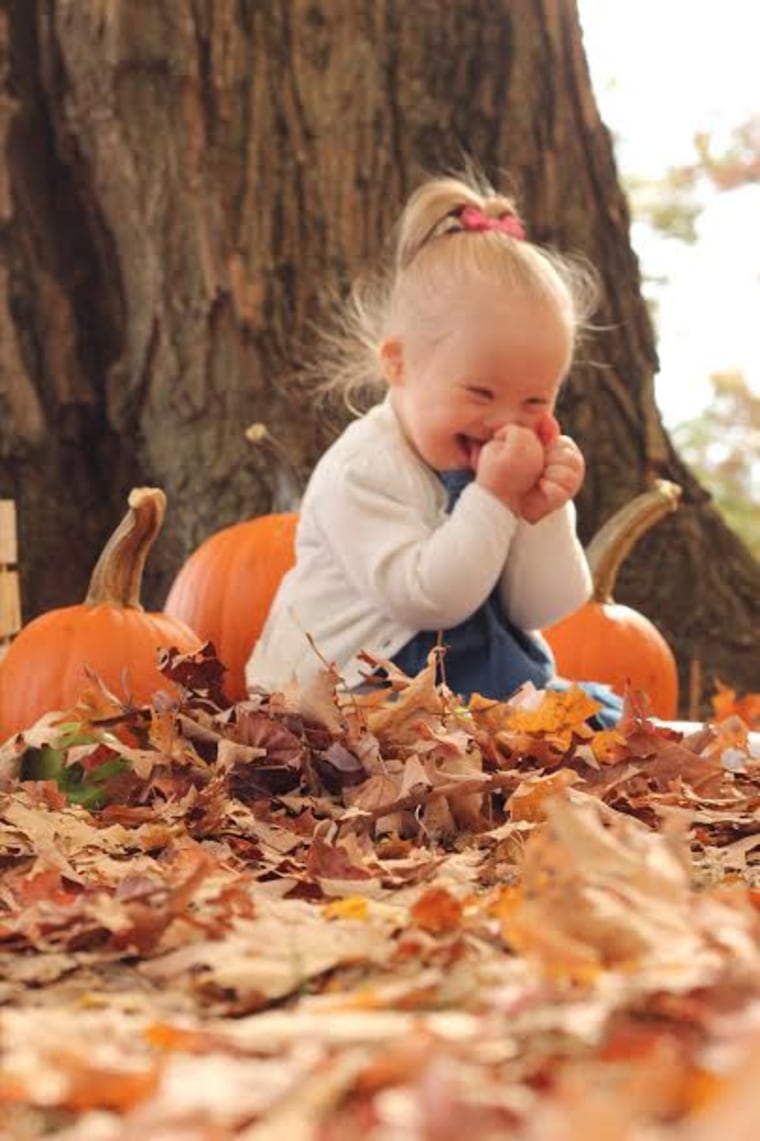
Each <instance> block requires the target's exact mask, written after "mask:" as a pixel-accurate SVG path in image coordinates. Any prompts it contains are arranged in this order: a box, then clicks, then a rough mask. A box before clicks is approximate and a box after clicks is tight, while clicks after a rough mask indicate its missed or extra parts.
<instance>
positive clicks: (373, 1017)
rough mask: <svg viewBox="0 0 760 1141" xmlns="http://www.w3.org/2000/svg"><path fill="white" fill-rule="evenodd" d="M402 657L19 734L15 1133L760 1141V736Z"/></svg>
mask: <svg viewBox="0 0 760 1141" xmlns="http://www.w3.org/2000/svg"><path fill="white" fill-rule="evenodd" d="M376 664H377V663H372V662H370V663H368V665H369V667H370V668H371V667H372V666H373V665H376ZM385 666H386V671H387V673H388V678H387V681H386V684H385V686H384V687H383V688H373V689H370V690H368V691H367V692H366V693H363V694H360V695H351V696H348V697H346V696H343V697H340V698H339V697H338V696H337V695H336V689H335V679H334V678H333V677H331V675H330V674H329V672H327V671H326V672H325V673H324V674H323V675H322V676H321V677H320V678H319V679H318V681H317V682H316V683H315V684H314V685H313V686H312V687H311V688H309V689H304V690H300V691H296V690H294V691H292V692H285V693H282V694H267V693H263V692H262V693H260V694H256V695H254V696H253V697H252V698H251V699H250V700H248V701H246V702H244V703H241V704H239V705H237V706H235V707H233V708H231V709H226V708H224V702H223V700H222V697H221V691H220V685H219V683H220V676H221V672H220V667H219V665H218V663H217V662H216V661H215V660H214V659H213V657H211V656H210V655H209V654H208V653H201V654H198V655H192V656H188V657H176V656H171V655H169V656H168V657H167V660H166V661H165V663H164V672H165V674H166V676H167V679H169V680H171V681H172V682H173V683H174V684H175V685H176V686H179V687H180V689H179V692H180V693H181V695H182V698H181V701H180V702H179V703H177V702H176V701H171V700H170V699H169V698H168V697H167V696H166V695H161V694H159V695H156V697H155V699H154V702H153V704H152V705H151V706H150V707H146V708H127V707H124V706H123V705H120V704H119V703H118V702H116V701H115V700H114V699H113V698H112V697H111V696H110V695H109V694H107V693H105V692H104V691H103V690H102V688H99V687H98V686H97V685H95V684H94V685H93V688H92V690H91V692H90V693H89V694H88V696H87V700H86V702H84V703H83V704H82V705H81V706H80V707H78V708H77V709H76V710H74V711H67V712H66V713H65V714H58V715H57V716H49V717H46V718H44V719H43V720H42V721H41V722H39V723H38V724H37V725H36V726H34V727H33V728H32V729H30V730H29V731H28V732H27V733H25V734H23V735H20V736H19V737H17V738H15V739H13V740H12V741H9V742H8V743H7V744H6V745H5V746H4V748H3V749H2V751H0V787H2V789H3V792H2V793H0V1137H2V1138H14V1139H24V1138H37V1137H43V1136H44V1137H49V1136H55V1137H58V1138H71V1139H74V1138H77V1139H92V1141H111V1139H115V1138H120V1139H122V1138H123V1139H131V1138H135V1139H137V1138H139V1139H140V1141H146V1139H162V1141H163V1139H165V1141H169V1139H172V1141H174V1139H178V1141H201V1139H204V1141H205V1139H208V1141H224V1139H227V1138H246V1139H249V1141H264V1139H266V1141H278V1139H282V1141H309V1139H314V1141H352V1139H353V1138H359V1137H361V1138H367V1139H369V1141H414V1139H416V1138H420V1139H425V1141H448V1139H450V1138H451V1139H454V1138H457V1139H458V1138H460V1137H462V1136H470V1137H477V1138H479V1139H480V1138H484V1139H490V1138H502V1137H507V1136H508V1137H513V1138H516V1139H518V1141H582V1139H584V1141H585V1139H587V1138H590V1137H593V1138H594V1139H595V1141H613V1139H615V1141H618V1139H620V1141H623V1139H624V1141H660V1139H668V1141H670V1139H672V1141H713V1139H715V1141H728V1139H730V1141H742V1139H745V1138H746V1141H749V1139H750V1137H752V1138H753V1139H754V1137H755V1136H756V1132H757V1123H758V1121H759V1120H760V1094H759V1093H758V1083H757V1078H756V1076H755V1075H756V1072H757V1068H758V1066H759V1065H760V938H759V936H760V915H759V910H758V909H759V905H760V892H758V889H757V886H756V885H757V883H758V878H760V877H758V867H759V866H760V835H759V833H758V815H759V813H758V810H759V808H760V760H759V759H758V758H757V757H755V756H753V755H752V746H751V741H750V739H749V735H748V731H747V726H746V724H745V723H744V722H742V720H741V719H740V718H738V717H737V716H735V715H733V716H728V717H726V718H725V719H724V720H722V721H719V722H718V723H716V725H715V726H712V727H705V728H704V729H701V730H700V731H699V732H697V733H695V734H694V735H692V736H691V737H689V738H686V739H684V738H683V736H682V735H681V734H679V733H676V732H674V731H672V730H668V729H663V728H658V727H656V725H655V724H654V723H653V722H652V721H651V720H649V719H648V717H647V716H646V715H645V712H644V711H643V710H642V709H641V708H639V707H638V706H637V704H636V702H635V701H633V700H631V699H629V701H628V702H627V709H626V714H625V717H624V719H623V721H622V723H621V724H620V726H619V728H618V729H616V730H614V731H610V730H607V731H594V730H592V729H591V728H589V724H588V718H589V717H590V716H591V715H592V714H593V713H594V711H595V709H596V708H597V706H596V704H595V702H594V701H593V700H592V699H591V698H589V697H588V696H587V695H586V694H585V693H584V692H583V691H581V690H580V689H573V690H570V691H568V692H564V693H540V692H536V691H535V690H532V689H531V688H530V687H526V688H525V689H523V690H522V691H521V692H520V693H519V694H518V695H517V696H516V697H515V698H513V699H512V700H511V701H509V702H504V703H496V702H492V701H485V700H483V699H478V698H474V699H473V700H472V701H471V702H470V703H469V705H468V706H467V707H463V706H462V705H461V704H459V703H458V701H457V699H456V698H455V697H454V695H453V694H451V693H450V692H449V691H448V690H447V689H446V688H445V686H443V685H440V684H438V685H437V684H436V662H435V660H434V659H433V660H431V662H430V664H429V666H428V668H427V669H426V670H424V671H423V672H422V673H421V674H419V675H418V676H417V677H415V678H411V679H410V678H407V677H405V676H404V675H402V674H400V673H398V672H397V671H395V670H394V669H393V667H391V666H388V665H387V663H385Z"/></svg>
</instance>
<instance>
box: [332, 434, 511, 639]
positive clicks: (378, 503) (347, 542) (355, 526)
mask: <svg viewBox="0 0 760 1141" xmlns="http://www.w3.org/2000/svg"><path fill="white" fill-rule="evenodd" d="M331 476H332V478H331V481H330V487H329V493H328V489H327V488H325V487H323V488H321V489H318V488H315V493H316V494H315V495H314V497H313V498H312V497H310V498H312V502H311V503H310V504H309V508H310V511H311V512H312V513H313V515H314V521H315V524H316V526H317V527H318V528H319V531H320V533H321V536H322V541H323V542H325V543H327V544H328V546H329V547H330V549H331V552H332V555H333V557H334V558H335V559H336V560H337V561H338V562H339V564H340V565H341V567H342V569H343V572H344V573H345V575H346V576H347V578H348V580H349V581H350V582H351V584H352V585H353V586H354V588H355V589H356V590H357V591H358V592H359V593H360V594H361V595H363V596H364V597H367V598H368V599H370V600H371V601H372V602H373V604H374V605H376V606H377V607H378V608H380V609H382V610H383V611H384V612H385V613H386V614H387V615H388V616H389V617H391V618H393V619H394V620H395V621H397V622H399V623H401V624H403V625H406V626H408V627H410V628H412V629H415V630H439V629H448V628H449V627H451V626H456V625H457V624H458V623H460V622H463V621H464V619H465V618H468V617H469V616H470V614H472V613H474V611H475V610H477V608H478V607H479V606H480V605H481V603H482V602H483V601H484V600H485V599H486V598H487V596H488V595H489V593H490V592H491V590H492V589H493V588H494V586H495V585H496V583H497V582H498V581H499V576H500V574H501V573H502V570H503V568H504V562H505V559H506V557H507V552H508V550H509V545H510V542H511V540H512V536H513V535H514V533H515V530H516V528H517V520H516V518H515V516H514V515H513V514H512V513H511V512H510V511H509V509H508V508H507V507H505V506H504V505H503V504H502V503H501V502H500V501H499V500H498V499H497V498H496V497H495V496H493V495H491V494H490V492H488V491H485V490H484V489H483V488H481V487H478V486H477V485H476V484H471V485H470V486H468V487H467V488H465V490H464V491H463V493H462V495H461V496H460V498H459V500H458V502H457V504H456V506H455V508H454V510H453V511H452V512H451V514H450V515H448V516H445V517H443V518H441V519H434V520H433V519H431V518H430V517H429V516H430V512H429V510H426V508H425V506H424V503H425V495H424V493H422V494H420V490H419V487H415V486H414V480H413V479H412V480H410V477H409V473H408V472H406V473H405V471H404V469H403V468H402V467H400V466H399V465H398V464H394V462H393V461H392V459H391V458H390V457H385V456H376V457H373V458H371V459H366V458H363V459H360V460H358V461H354V463H353V464H348V465H346V466H345V467H344V468H343V469H342V470H341V469H338V470H337V471H336V470H334V471H333V472H332V473H331Z"/></svg>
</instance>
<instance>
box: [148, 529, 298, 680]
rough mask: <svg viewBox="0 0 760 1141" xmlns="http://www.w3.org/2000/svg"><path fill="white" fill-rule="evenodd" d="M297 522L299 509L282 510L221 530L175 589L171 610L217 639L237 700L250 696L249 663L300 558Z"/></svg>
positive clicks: (199, 631)
mask: <svg viewBox="0 0 760 1141" xmlns="http://www.w3.org/2000/svg"><path fill="white" fill-rule="evenodd" d="M297 523H298V515H297V514H296V513H295V512H281V513H277V514H273V515H261V516H259V517H258V518H256V519H248V520H246V521H245V522H243V523H233V524H232V525H231V526H230V527H224V528H223V529H222V530H221V531H216V532H215V533H214V534H213V535H211V536H210V537H209V538H208V539H206V540H205V542H203V543H201V545H200V546H199V547H198V548H197V549H196V550H195V551H193V553H192V554H191V555H190V556H189V558H188V559H187V561H186V562H185V563H184V565H183V566H182V567H181V568H180V571H179V573H178V574H177V577H176V578H175V580H174V582H173V583H172V586H171V589H170V590H169V595H168V597H167V599H166V603H165V604H164V610H165V612H166V613H167V614H171V615H172V616H173V617H174V618H178V619H180V620H181V621H183V622H186V623H187V625H188V626H190V627H191V628H192V629H193V630H195V632H196V634H198V635H199V636H200V637H201V638H202V639H203V641H207V642H213V644H214V649H215V650H216V652H217V655H218V657H219V660H220V661H221V662H223V664H224V665H225V666H226V668H227V673H226V674H225V677H224V692H225V695H226V697H227V699H228V700H229V701H231V702H234V701H242V700H243V699H244V698H245V695H246V685H245V664H246V662H247V661H248V658H249V657H250V654H251V651H252V649H253V647H254V645H255V643H256V641H257V640H258V638H259V635H260V634H261V631H262V628H263V626H264V623H265V621H266V618H267V615H268V613H269V608H270V606H271V605H272V599H273V598H274V596H275V593H276V591H277V588H278V587H279V585H280V582H281V581H282V577H283V575H284V574H285V572H286V571H288V570H289V569H290V567H292V566H293V563H294V562H295V557H296V556H295V535H296V525H297Z"/></svg>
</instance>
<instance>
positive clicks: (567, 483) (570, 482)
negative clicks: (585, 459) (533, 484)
mask: <svg viewBox="0 0 760 1141" xmlns="http://www.w3.org/2000/svg"><path fill="white" fill-rule="evenodd" d="M582 474H583V473H582V470H581V469H580V468H578V467H576V466H575V465H574V464H548V465H547V466H546V467H545V468H544V470H543V473H542V476H541V478H542V480H547V481H548V482H549V483H558V484H560V485H561V486H562V487H574V486H575V485H576V484H577V483H578V480H579V479H580V478H581V475H582Z"/></svg>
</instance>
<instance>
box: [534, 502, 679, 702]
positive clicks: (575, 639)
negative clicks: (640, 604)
mask: <svg viewBox="0 0 760 1141" xmlns="http://www.w3.org/2000/svg"><path fill="white" fill-rule="evenodd" d="M680 495H681V489H680V487H678V486H677V485H676V484H674V483H670V482H669V481H668V480H657V481H656V484H655V486H654V487H653V489H652V490H651V491H646V492H644V494H643V495H639V496H637V497H636V498H635V499H634V500H632V501H631V503H629V504H627V505H626V506H625V507H623V508H621V510H620V511H618V512H616V514H615V515H613V516H612V518H611V519H609V520H608V521H607V522H606V523H605V524H604V526H603V527H602V528H601V529H600V530H599V532H598V533H597V534H596V535H595V536H594V538H593V539H592V541H591V543H590V544H589V546H588V549H587V552H586V554H587V556H588V561H589V565H590V567H591V573H592V576H593V580H594V592H593V595H592V597H591V599H590V601H589V602H587V603H586V604H585V605H584V606H581V607H580V608H579V609H578V610H576V611H575V612H574V613H573V614H570V615H569V616H568V617H567V618H564V619H563V620H562V621H561V622H558V623H556V625H554V626H550V627H549V628H548V629H546V630H544V631H543V633H544V636H545V637H546V640H547V641H548V643H549V645H550V646H551V648H552V651H553V653H554V656H555V658H556V661H557V673H558V674H560V675H561V676H563V677H566V678H569V679H570V680H571V681H601V682H606V683H607V684H608V685H610V686H611V687H612V689H613V690H614V691H615V693H618V694H620V695H621V696H623V694H624V693H625V688H626V685H627V684H629V685H630V686H631V687H632V688H633V689H634V690H643V691H644V692H645V693H646V694H647V695H648V697H649V699H650V701H651V704H652V711H653V713H654V714H655V716H657V717H661V718H663V719H664V720H672V719H673V718H675V717H676V715H677V713H678V669H677V666H676V660H675V658H674V656H673V652H672V650H671V649H670V647H669V645H668V643H667V642H666V641H665V639H664V638H663V636H662V634H661V633H660V631H659V630H658V629H657V627H656V626H654V625H653V624H652V622H650V620H649V619H648V618H645V617H644V615H643V614H639V612H638V611H636V610H634V609H632V608H631V607H630V606H622V605H620V604H619V603H617V602H615V601H614V600H613V598H612V592H613V590H614V588H615V580H616V578H617V573H618V570H619V569H620V566H621V564H622V563H623V561H624V560H625V559H626V558H627V556H628V555H629V553H630V552H631V550H632V549H633V547H634V546H635V544H636V543H637V542H638V540H639V539H640V538H641V536H642V535H644V534H645V533H646V532H647V531H648V530H649V528H650V527H652V526H653V525H654V524H655V523H656V522H658V521H659V520H660V519H662V518H663V517H664V516H665V515H667V514H669V513H670V512H671V511H674V510H675V509H676V507H677V506H678V501H679V499H680Z"/></svg>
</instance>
